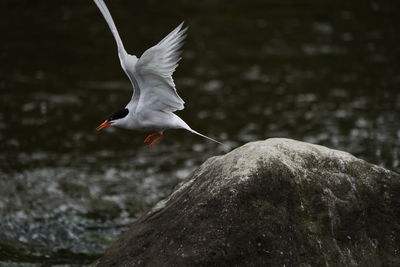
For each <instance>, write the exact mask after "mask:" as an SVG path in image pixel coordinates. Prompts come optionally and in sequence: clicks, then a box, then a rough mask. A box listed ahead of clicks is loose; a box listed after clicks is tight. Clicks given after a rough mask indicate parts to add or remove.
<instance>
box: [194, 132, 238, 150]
mask: <svg viewBox="0 0 400 267" xmlns="http://www.w3.org/2000/svg"><path fill="white" fill-rule="evenodd" d="M188 130H189V131H190V132H192V133H194V134H197V135H199V136H201V137H204V138H206V139H208V140H211V141H213V142H215V143H218V144H220V145H222V146H224V147H225V148H227V149H231V148H230V147H229V146H228V145H225V144H223V143H221V142H219V141H217V140H215V139H212V138H211V137H208V136H206V135H204V134H201V133H199V132H196V131H195V130H193V129H191V128H189V129H188Z"/></svg>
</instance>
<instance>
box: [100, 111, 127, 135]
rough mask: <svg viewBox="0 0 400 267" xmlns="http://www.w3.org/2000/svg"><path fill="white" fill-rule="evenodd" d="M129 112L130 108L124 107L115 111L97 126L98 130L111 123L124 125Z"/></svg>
mask: <svg viewBox="0 0 400 267" xmlns="http://www.w3.org/2000/svg"><path fill="white" fill-rule="evenodd" d="M128 113H129V110H128V109H127V108H123V109H120V110H117V111H115V112H114V113H113V114H111V115H110V116H109V117H108V118H107V119H106V120H105V121H104V122H103V123H102V124H100V125H99V127H97V131H100V130H102V129H104V128H106V127H108V126H111V125H115V126H118V125H120V126H122V125H123V123H124V119H125V118H126V116H127V115H128Z"/></svg>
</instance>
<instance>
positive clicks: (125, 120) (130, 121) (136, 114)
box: [93, 0, 228, 148]
mask: <svg viewBox="0 0 400 267" xmlns="http://www.w3.org/2000/svg"><path fill="white" fill-rule="evenodd" d="M93 1H94V2H95V4H96V5H97V7H98V8H99V10H100V12H101V13H102V15H103V17H104V19H105V20H106V22H107V24H108V26H109V28H110V30H111V32H112V34H113V36H114V39H115V41H116V43H117V49H118V57H119V60H120V63H121V67H122V69H123V71H124V72H125V73H126V75H127V76H128V78H129V80H130V82H131V84H132V88H133V94H132V97H131V99H130V101H129V103H128V104H127V105H126V106H125V107H124V108H122V109H119V110H117V111H115V112H113V113H112V114H111V115H110V116H109V117H108V118H107V119H106V120H105V121H104V122H103V123H101V124H100V125H99V126H98V127H97V130H98V131H100V130H102V129H104V128H107V127H110V126H117V127H120V128H125V129H129V130H139V131H147V132H150V134H149V135H148V136H147V137H146V138H145V139H144V143H148V144H149V146H150V147H154V145H155V144H156V143H157V142H158V141H160V140H161V139H163V138H164V131H166V130H169V129H184V130H187V131H189V132H191V133H193V134H196V135H199V136H201V137H204V138H206V139H208V140H211V141H213V142H216V143H218V144H220V145H223V146H225V147H227V148H228V146H227V145H225V144H223V143H221V142H219V141H217V140H215V139H213V138H211V137H208V136H206V135H204V134H201V133H199V132H197V131H195V130H193V129H192V128H191V127H190V126H189V125H188V124H187V123H186V122H185V121H183V120H182V119H181V118H180V117H179V116H178V115H176V114H175V113H174V112H176V111H178V110H182V109H184V103H185V102H184V101H183V100H182V98H181V97H180V96H179V95H178V93H177V91H176V88H175V83H174V80H173V79H172V74H173V72H174V71H175V69H176V67H177V66H178V62H179V61H180V59H181V48H182V45H183V41H184V39H185V37H186V31H187V29H188V27H184V22H182V23H181V24H179V25H178V26H177V27H176V28H175V29H174V30H173V31H171V32H170V33H169V34H168V35H167V36H166V37H165V38H164V39H162V40H161V41H160V42H159V43H157V44H156V45H154V46H152V47H150V48H149V49H147V50H146V51H145V52H144V53H143V54H142V56H141V57H140V58H137V57H136V56H135V55H131V54H129V53H127V52H126V50H125V48H124V45H123V43H122V40H121V37H120V35H119V33H118V30H117V28H116V26H115V23H114V20H113V18H112V16H111V13H110V11H109V10H108V8H107V6H106V4H105V3H104V1H103V0H93ZM152 138H154V139H153V140H152Z"/></svg>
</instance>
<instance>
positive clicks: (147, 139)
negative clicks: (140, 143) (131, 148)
mask: <svg viewBox="0 0 400 267" xmlns="http://www.w3.org/2000/svg"><path fill="white" fill-rule="evenodd" d="M157 134H158V133H157V132H154V133H152V134H149V135H148V136H147V137H146V139H144V143H148V142H150V140H151V138H152V137H153V136H156V135H157Z"/></svg>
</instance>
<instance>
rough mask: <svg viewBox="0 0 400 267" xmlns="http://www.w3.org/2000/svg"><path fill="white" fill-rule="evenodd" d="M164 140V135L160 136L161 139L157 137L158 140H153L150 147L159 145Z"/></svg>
mask: <svg viewBox="0 0 400 267" xmlns="http://www.w3.org/2000/svg"><path fill="white" fill-rule="evenodd" d="M163 138H164V135H163V134H160V136H159V137H157V138H156V139H154V140H153V142H151V144H150V147H153V146H155V145H156V143H157V142H158V141H160V140H161V139H163Z"/></svg>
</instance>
